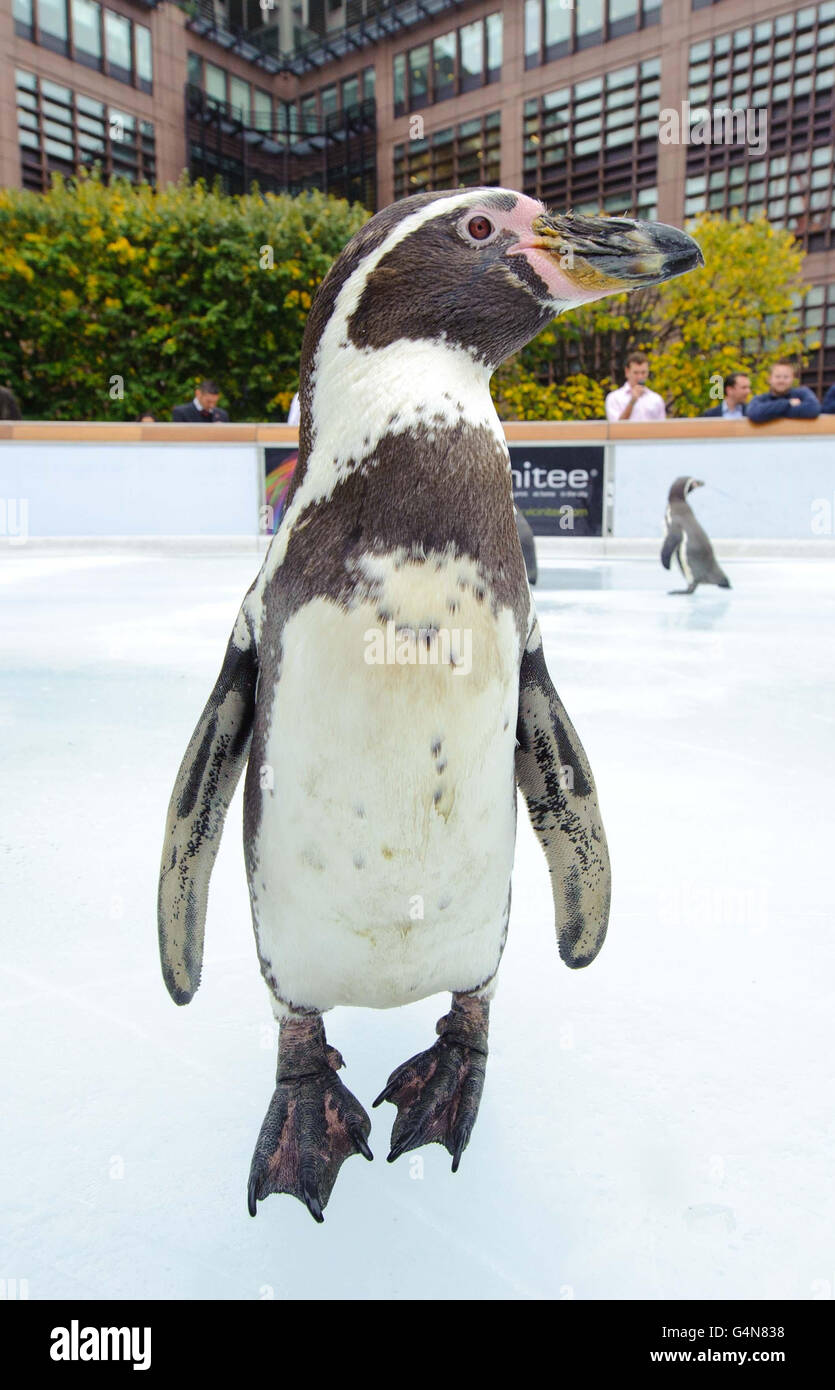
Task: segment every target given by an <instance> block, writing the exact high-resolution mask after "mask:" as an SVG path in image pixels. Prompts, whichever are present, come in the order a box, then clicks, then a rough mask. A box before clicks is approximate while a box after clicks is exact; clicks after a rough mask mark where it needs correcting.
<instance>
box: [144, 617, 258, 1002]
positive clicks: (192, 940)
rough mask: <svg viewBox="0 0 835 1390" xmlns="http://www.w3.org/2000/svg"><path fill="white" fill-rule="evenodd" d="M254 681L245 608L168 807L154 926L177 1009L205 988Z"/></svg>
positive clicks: (252, 649)
mask: <svg viewBox="0 0 835 1390" xmlns="http://www.w3.org/2000/svg"><path fill="white" fill-rule="evenodd" d="M257 678H258V659H257V655H256V648H255V640H254V638H253V635H252V631H251V628H250V626H249V623H248V621H247V619H246V616H245V614H244V612H243V610H241V613H240V614H239V616H238V620H237V622H236V624H235V627H234V629H233V632H232V636H231V637H230V639H229V645H228V647H227V648H226V656H225V657H224V660H223V666H222V667H221V671H220V675H219V676H218V678H217V681H216V683H215V688H214V690H213V691H212V693H211V695H210V696H209V700H208V703H207V705H206V708H205V709H204V711H203V713H202V714H201V716H200V718H199V720H198V721H197V727H196V728H195V730H194V733H193V734H192V736H191V741H190V743H189V745H188V748H187V749H186V752H185V757H184V758H183V761H182V763H181V764H180V770H179V772H178V773H177V780H176V782H175V783H174V790H173V792H172V793H171V801H170V802H169V806H168V820H167V822H166V826H165V843H164V845H163V850H162V863H161V865H160V876H159V897H158V903H157V920H158V926H159V953H160V961H161V964H162V974H163V978H164V980H165V984H166V988H167V990H168V993H169V994H170V995H171V998H172V999H173V1000H174V1002H175V1004H188V1002H189V1001H190V1000H191V998H192V997H193V995H194V993H195V991H196V989H197V986H198V985H199V983H200V971H201V968H202V965H203V928H204V925H205V922H206V903H207V899H208V894H209V878H210V876H211V872H212V868H213V867H214V862H215V858H216V856H217V852H218V849H219V847H220V837H221V833H222V831H223V822H224V819H225V817H226V812H227V810H228V809H229V803H230V801H231V800H232V795H233V793H234V791H235V787H236V785H237V782H238V778H239V777H240V775H241V772H242V770H243V767H244V764H245V762H246V758H247V753H248V752H249V742H250V737H251V734H252V723H253V718H254V714H255V686H256V682H257Z"/></svg>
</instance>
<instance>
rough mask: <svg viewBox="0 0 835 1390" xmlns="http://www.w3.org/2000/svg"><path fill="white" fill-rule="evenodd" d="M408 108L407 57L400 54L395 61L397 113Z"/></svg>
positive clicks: (395, 101)
mask: <svg viewBox="0 0 835 1390" xmlns="http://www.w3.org/2000/svg"><path fill="white" fill-rule="evenodd" d="M405 107H406V55H405V53H398V54H397V55H396V57H395V59H394V109H395V112H400V111H403V110H405Z"/></svg>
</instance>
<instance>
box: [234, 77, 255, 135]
mask: <svg viewBox="0 0 835 1390" xmlns="http://www.w3.org/2000/svg"><path fill="white" fill-rule="evenodd" d="M250 100H251V98H250V94H249V83H248V82H244V80H243V78H242V77H234V76H233V75H232V73H230V74H229V105H230V106H233V107H234V108H235V110H236V111H237V112H238V115H239V117H240V119H241V120H242V121H243V123H244V125H249V120H250V116H249V108H250Z"/></svg>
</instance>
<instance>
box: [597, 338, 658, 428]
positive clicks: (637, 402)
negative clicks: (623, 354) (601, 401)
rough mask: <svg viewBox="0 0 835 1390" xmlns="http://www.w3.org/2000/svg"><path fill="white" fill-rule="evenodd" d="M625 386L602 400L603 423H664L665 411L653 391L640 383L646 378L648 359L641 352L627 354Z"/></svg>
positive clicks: (647, 374) (655, 392) (611, 392)
mask: <svg viewBox="0 0 835 1390" xmlns="http://www.w3.org/2000/svg"><path fill="white" fill-rule="evenodd" d="M625 375H626V382H625V383H624V385H623V386H619V387H618V388H617V390H615V391H610V392H609V394H608V396H607V397H606V419H607V420H610V421H611V422H612V423H615V422H616V421H618V420H664V419H666V416H667V411H666V408H665V406H664V402H663V400H662V398H661V397H660V396H659V395H658V393H657V391H650V389H649V387H648V386H646V385H645V384H644V383H645V382H646V379H647V377H648V376H649V358H648V357H647V355H646V353H644V352H630V354H629V356H628V357H627V359H626V370H625Z"/></svg>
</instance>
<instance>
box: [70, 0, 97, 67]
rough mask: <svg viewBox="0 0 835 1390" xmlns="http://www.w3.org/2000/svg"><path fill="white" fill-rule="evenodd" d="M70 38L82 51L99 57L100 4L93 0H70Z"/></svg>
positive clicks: (93, 56) (92, 56)
mask: <svg viewBox="0 0 835 1390" xmlns="http://www.w3.org/2000/svg"><path fill="white" fill-rule="evenodd" d="M72 38H73V43H74V44H75V46H76V48H77V49H79V50H80V51H81V52H82V53H86V54H88V55H89V56H90V57H91V58H101V6H100V5H97V4H95V0H72Z"/></svg>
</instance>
